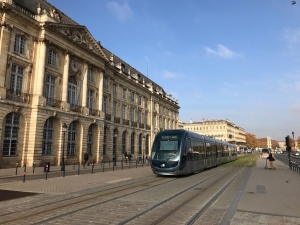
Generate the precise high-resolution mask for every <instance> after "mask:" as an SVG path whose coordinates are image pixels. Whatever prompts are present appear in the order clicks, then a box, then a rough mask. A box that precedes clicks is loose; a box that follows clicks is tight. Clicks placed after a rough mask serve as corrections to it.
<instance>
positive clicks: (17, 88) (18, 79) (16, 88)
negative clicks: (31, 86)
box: [10, 65, 24, 95]
mask: <svg viewBox="0 0 300 225" xmlns="http://www.w3.org/2000/svg"><path fill="white" fill-rule="evenodd" d="M23 71H24V69H23V68H22V67H19V66H16V65H12V67H11V77H10V93H11V94H16V95H18V94H21V93H22V84H23V75H24V74H23Z"/></svg>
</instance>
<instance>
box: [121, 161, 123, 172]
mask: <svg viewBox="0 0 300 225" xmlns="http://www.w3.org/2000/svg"><path fill="white" fill-rule="evenodd" d="M121 165H122V170H123V159H122V160H121Z"/></svg>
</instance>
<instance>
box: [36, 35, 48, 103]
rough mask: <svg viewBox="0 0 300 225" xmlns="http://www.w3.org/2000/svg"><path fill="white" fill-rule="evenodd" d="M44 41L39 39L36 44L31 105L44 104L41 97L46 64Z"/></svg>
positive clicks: (43, 99)
mask: <svg viewBox="0 0 300 225" xmlns="http://www.w3.org/2000/svg"><path fill="white" fill-rule="evenodd" d="M46 51H47V47H46V43H45V40H43V39H41V40H39V42H38V46H37V57H36V59H37V60H36V64H35V68H36V69H35V76H34V98H33V105H40V104H45V103H46V102H45V100H46V99H45V98H44V97H43V87H44V78H45V64H46Z"/></svg>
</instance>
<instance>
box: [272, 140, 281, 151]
mask: <svg viewBox="0 0 300 225" xmlns="http://www.w3.org/2000/svg"><path fill="white" fill-rule="evenodd" d="M271 144H272V149H275V148H279V143H278V142H277V141H275V140H271Z"/></svg>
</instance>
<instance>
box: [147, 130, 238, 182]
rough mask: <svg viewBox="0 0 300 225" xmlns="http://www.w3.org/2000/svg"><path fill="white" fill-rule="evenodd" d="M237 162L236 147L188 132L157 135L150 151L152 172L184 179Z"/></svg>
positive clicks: (166, 132) (180, 131) (177, 131)
mask: <svg viewBox="0 0 300 225" xmlns="http://www.w3.org/2000/svg"><path fill="white" fill-rule="evenodd" d="M236 158H237V148H236V145H234V144H230V143H227V142H224V141H220V140H216V139H214V138H210V137H207V136H204V135H200V134H197V133H193V132H190V131H187V130H165V131H162V132H159V133H158V134H157V135H156V137H155V139H154V142H153V145H152V150H151V169H152V171H153V173H154V174H157V175H173V176H176V175H185V174H193V173H199V172H201V171H203V170H204V169H207V168H211V167H214V166H218V165H220V164H223V163H227V162H230V161H233V160H236Z"/></svg>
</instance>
